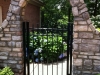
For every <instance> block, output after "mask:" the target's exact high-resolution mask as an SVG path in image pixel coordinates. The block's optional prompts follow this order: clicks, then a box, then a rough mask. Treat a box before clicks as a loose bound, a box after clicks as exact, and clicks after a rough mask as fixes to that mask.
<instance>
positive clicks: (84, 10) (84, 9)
mask: <svg viewBox="0 0 100 75" xmlns="http://www.w3.org/2000/svg"><path fill="white" fill-rule="evenodd" d="M86 11H88V9H87V7H85V8H83V9H82V10H80V11H79V14H82V13H84V12H86Z"/></svg>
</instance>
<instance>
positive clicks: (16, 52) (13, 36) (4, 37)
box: [0, 0, 23, 75]
mask: <svg viewBox="0 0 100 75" xmlns="http://www.w3.org/2000/svg"><path fill="white" fill-rule="evenodd" d="M20 1H21V0H11V3H10V5H9V9H8V12H7V16H6V18H5V20H4V21H3V23H2V25H1V27H0V31H1V32H0V68H2V67H5V66H10V67H11V69H12V70H13V72H14V73H15V74H14V75H23V49H22V48H23V47H22V25H21V22H22V19H21V16H20V15H21V14H20V11H21V5H22V4H21V3H20Z"/></svg>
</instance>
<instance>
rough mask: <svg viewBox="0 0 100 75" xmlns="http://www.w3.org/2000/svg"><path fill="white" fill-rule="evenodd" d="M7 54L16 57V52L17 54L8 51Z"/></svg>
mask: <svg viewBox="0 0 100 75" xmlns="http://www.w3.org/2000/svg"><path fill="white" fill-rule="evenodd" d="M9 56H13V57H17V56H18V54H17V53H16V52H10V53H9Z"/></svg>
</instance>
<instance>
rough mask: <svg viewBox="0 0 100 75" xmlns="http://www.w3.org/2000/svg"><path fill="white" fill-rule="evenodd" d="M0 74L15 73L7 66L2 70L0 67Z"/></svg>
mask: <svg viewBox="0 0 100 75" xmlns="http://www.w3.org/2000/svg"><path fill="white" fill-rule="evenodd" d="M0 75H14V73H13V72H12V70H11V69H10V68H9V67H5V68H3V69H2V70H1V69H0Z"/></svg>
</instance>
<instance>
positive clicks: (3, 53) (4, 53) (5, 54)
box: [0, 52, 8, 56]
mask: <svg viewBox="0 0 100 75" xmlns="http://www.w3.org/2000/svg"><path fill="white" fill-rule="evenodd" d="M0 56H8V52H0Z"/></svg>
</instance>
